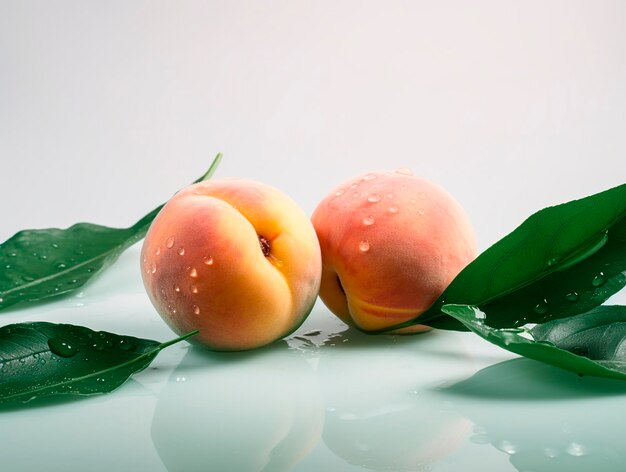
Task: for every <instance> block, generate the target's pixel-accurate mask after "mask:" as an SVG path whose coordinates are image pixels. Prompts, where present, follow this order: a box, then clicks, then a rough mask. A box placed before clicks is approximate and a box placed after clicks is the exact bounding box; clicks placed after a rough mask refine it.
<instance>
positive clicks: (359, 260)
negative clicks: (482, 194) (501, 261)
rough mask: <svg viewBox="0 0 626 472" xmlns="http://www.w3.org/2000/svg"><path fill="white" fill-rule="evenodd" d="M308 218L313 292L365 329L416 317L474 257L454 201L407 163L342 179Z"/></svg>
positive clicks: (472, 242) (346, 319)
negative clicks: (316, 262) (316, 284)
mask: <svg viewBox="0 0 626 472" xmlns="http://www.w3.org/2000/svg"><path fill="white" fill-rule="evenodd" d="M311 220H312V222H313V226H314V227H315V230H316V232H317V237H318V239H319V242H320V247H321V250H322V283H321V289H320V298H321V299H322V301H323V302H324V303H325V304H326V306H327V307H328V308H329V309H330V310H331V311H332V312H333V313H334V314H335V315H337V316H338V317H339V318H340V319H341V320H342V321H344V322H345V323H347V324H349V325H352V326H356V327H358V328H360V329H361V330H364V331H372V330H379V329H383V328H388V327H390V326H394V325H396V324H399V323H401V322H403V321H407V320H410V319H413V318H416V317H418V316H419V315H420V314H421V313H423V312H424V311H425V310H426V309H427V308H428V307H429V306H430V305H431V304H432V303H433V302H434V301H435V299H436V298H437V297H438V296H439V295H440V294H441V293H442V292H443V290H444V289H445V288H446V287H447V286H448V285H449V283H450V282H451V281H452V279H453V278H454V277H455V276H456V275H457V274H458V273H459V272H460V271H461V270H462V269H463V268H464V267H465V266H466V265H467V264H468V263H469V262H471V261H472V260H473V259H474V258H475V257H476V242H475V236H474V232H473V230H472V227H471V225H470V222H469V219H468V217H467V216H466V214H465V212H464V211H463V209H462V208H461V206H460V205H459V204H458V203H457V201H456V200H454V198H453V197H452V196H451V195H450V194H449V193H448V192H446V191H445V190H444V189H443V188H442V187H440V186H438V185H436V184H434V183H432V182H430V181H428V180H426V179H423V178H420V177H416V176H414V175H412V174H411V173H410V171H408V170H403V169H400V170H399V171H396V172H371V173H368V174H364V175H360V176H358V177H355V178H353V179H351V180H349V181H347V182H345V183H343V184H342V185H340V186H339V187H337V188H335V189H334V190H333V191H332V192H331V193H330V194H329V195H328V196H327V197H326V198H325V199H324V200H323V201H322V202H321V203H320V204H319V205H318V207H317V208H316V210H315V212H314V213H313V215H312V218H311ZM426 329H428V328H427V327H425V326H423V325H415V326H412V327H410V328H405V329H403V330H400V331H399V332H402V333H408V332H420V331H424V330H426Z"/></svg>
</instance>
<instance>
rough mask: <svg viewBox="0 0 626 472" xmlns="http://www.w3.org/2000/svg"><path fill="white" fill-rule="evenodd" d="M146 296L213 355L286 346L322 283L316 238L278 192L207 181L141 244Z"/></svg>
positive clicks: (172, 204)
mask: <svg viewBox="0 0 626 472" xmlns="http://www.w3.org/2000/svg"><path fill="white" fill-rule="evenodd" d="M141 253H142V261H143V270H142V276H143V281H144V285H145V287H146V291H147V292H148V296H149V297H150V300H151V301H152V304H153V305H154V306H155V308H156V309H157V311H158V312H159V314H160V315H161V317H162V318H163V319H164V320H165V321H166V322H167V323H168V325H169V326H170V327H171V328H172V329H173V330H174V331H175V332H177V333H179V334H182V333H187V332H190V331H192V330H194V329H198V330H199V331H200V333H199V334H198V335H196V336H194V337H193V338H191V340H192V341H196V342H199V343H202V344H204V345H206V346H208V347H210V348H212V349H215V350H231V351H232V350H245V349H252V348H256V347H260V346H263V345H266V344H269V343H271V342H273V341H275V340H277V339H280V338H282V337H284V336H286V335H288V334H290V333H291V332H292V331H293V330H295V329H296V328H297V327H298V326H299V325H300V324H301V323H302V322H303V321H304V319H305V318H306V316H307V315H308V313H309V312H310V311H311V309H312V307H313V304H314V302H315V299H316V297H317V294H318V291H319V285H320V277H321V274H320V272H321V257H320V249H319V244H318V242H317V238H316V236H315V231H314V230H313V226H312V225H311V223H310V221H309V219H308V218H307V216H306V215H305V213H304V212H303V211H302V210H301V209H300V208H299V207H298V206H297V205H296V203H295V202H293V201H292V200H291V199H290V198H289V197H287V196H286V195H284V194H283V193H281V192H280V191H278V190H277V189H275V188H273V187H270V186H268V185H264V184H261V183H258V182H254V181H250V180H236V179H231V180H210V181H206V182H201V183H198V184H194V185H191V186H189V187H187V188H185V189H183V190H181V191H180V192H179V193H177V194H176V195H175V196H174V197H173V198H172V199H171V200H170V201H169V202H167V204H166V205H165V206H164V207H163V209H162V210H161V211H160V213H159V214H158V215H157V217H156V218H155V220H154V222H153V223H152V225H151V227H150V229H149V231H148V234H147V235H146V239H145V241H144V243H143V247H142V252H141Z"/></svg>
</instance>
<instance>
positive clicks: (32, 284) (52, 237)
mask: <svg viewBox="0 0 626 472" xmlns="http://www.w3.org/2000/svg"><path fill="white" fill-rule="evenodd" d="M221 158H222V156H221V154H218V155H217V156H216V157H215V159H214V160H213V163H212V164H211V166H210V167H209V169H208V170H207V172H206V173H205V174H204V175H202V176H201V177H200V178H198V179H197V180H196V181H195V182H194V183H197V182H201V181H204V180H207V179H209V178H210V177H211V176H212V175H213V173H214V172H215V170H216V169H217V166H218V165H219V163H220V161H221ZM162 207H163V205H161V206H159V207H158V208H155V209H154V210H152V211H151V212H150V213H148V214H147V215H145V216H144V217H143V218H141V219H140V220H139V221H137V223H135V224H134V225H132V226H131V227H129V228H110V227H107V226H100V225H96V224H91V223H78V224H75V225H73V226H71V227H69V228H67V229H57V228H50V229H34V230H24V231H20V232H18V233H16V234H15V235H14V236H12V237H11V238H9V239H8V240H7V241H5V242H4V243H2V244H1V245H0V268H1V271H0V310H2V309H4V308H7V307H9V306H11V305H15V304H17V303H20V302H33V301H38V300H43V299H46V298H48V297H53V296H56V295H61V294H64V293H68V292H71V291H74V290H76V289H78V288H79V287H81V286H82V285H84V284H85V282H87V281H88V280H89V279H91V278H92V277H93V276H94V275H96V274H97V273H99V272H100V271H102V270H103V269H105V268H106V267H108V266H109V265H111V264H112V263H113V262H114V261H115V260H116V259H117V258H118V257H119V256H120V254H121V253H122V252H124V250H126V249H127V248H128V247H130V246H132V245H133V244H135V243H136V242H137V241H139V240H141V239H142V238H143V237H144V236H145V235H146V232H147V231H148V228H149V227H150V224H151V223H152V220H154V218H155V216H156V215H157V213H158V212H159V211H160V210H161V208H162Z"/></svg>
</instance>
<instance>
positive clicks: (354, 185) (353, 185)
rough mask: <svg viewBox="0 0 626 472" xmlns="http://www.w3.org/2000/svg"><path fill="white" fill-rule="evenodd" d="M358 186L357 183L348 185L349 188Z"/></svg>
mask: <svg viewBox="0 0 626 472" xmlns="http://www.w3.org/2000/svg"><path fill="white" fill-rule="evenodd" d="M358 186H359V184H352V185H350V188H357V187H358Z"/></svg>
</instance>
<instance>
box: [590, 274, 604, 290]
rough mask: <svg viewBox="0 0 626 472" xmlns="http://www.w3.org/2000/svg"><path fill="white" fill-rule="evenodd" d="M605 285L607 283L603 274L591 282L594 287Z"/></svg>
mask: <svg viewBox="0 0 626 472" xmlns="http://www.w3.org/2000/svg"><path fill="white" fill-rule="evenodd" d="M605 283H606V277H605V276H604V274H603V273H602V272H600V273H599V274H598V275H596V276H595V277H594V278H593V280H592V281H591V285H593V286H594V287H601V286H602V285H604V284H605Z"/></svg>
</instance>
